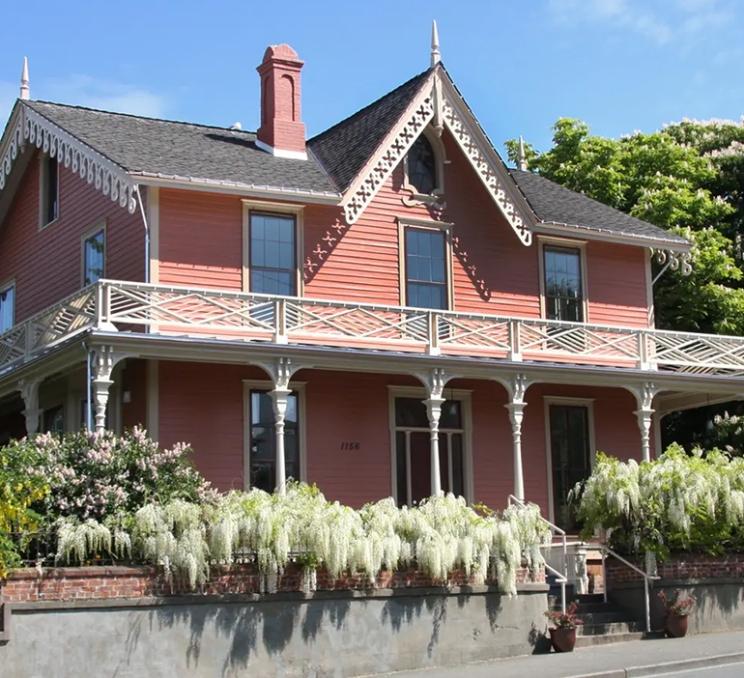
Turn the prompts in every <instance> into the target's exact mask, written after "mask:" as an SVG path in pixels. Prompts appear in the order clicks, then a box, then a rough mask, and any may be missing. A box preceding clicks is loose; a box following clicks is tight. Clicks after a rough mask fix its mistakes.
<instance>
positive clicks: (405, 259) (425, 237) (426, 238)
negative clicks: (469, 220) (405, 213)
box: [398, 217, 453, 310]
mask: <svg viewBox="0 0 744 678" xmlns="http://www.w3.org/2000/svg"><path fill="white" fill-rule="evenodd" d="M451 228H452V224H451V223H448V222H437V221H428V220H424V219H405V218H402V217H401V218H399V219H398V229H399V232H398V240H399V244H398V247H399V251H400V291H401V294H400V298H401V299H400V301H401V304H402V305H404V306H411V307H414V308H431V309H439V310H447V309H450V308H451V307H452V303H453V290H452V235H451Z"/></svg>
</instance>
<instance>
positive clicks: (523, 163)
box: [517, 134, 527, 172]
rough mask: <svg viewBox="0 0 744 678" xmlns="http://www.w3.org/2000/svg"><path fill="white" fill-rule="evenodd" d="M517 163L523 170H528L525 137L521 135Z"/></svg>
mask: <svg viewBox="0 0 744 678" xmlns="http://www.w3.org/2000/svg"><path fill="white" fill-rule="evenodd" d="M517 165H518V167H519V169H521V170H522V171H523V172H526V171H527V154H526V153H525V151H524V139H523V138H522V135H521V134H520V135H519V152H518V154H517Z"/></svg>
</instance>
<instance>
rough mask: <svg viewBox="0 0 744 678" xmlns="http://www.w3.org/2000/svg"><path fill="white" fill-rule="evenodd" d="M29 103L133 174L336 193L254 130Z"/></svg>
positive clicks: (315, 171)
mask: <svg viewBox="0 0 744 678" xmlns="http://www.w3.org/2000/svg"><path fill="white" fill-rule="evenodd" d="M24 103H25V104H26V105H27V106H30V107H31V108H32V109H34V110H35V111H36V112H38V113H40V114H41V115H43V116H44V117H45V118H47V119H48V120H50V121H51V122H53V123H54V124H56V125H58V126H59V127H61V128H63V129H64V130H66V131H67V132H69V133H70V134H72V135H73V136H75V137H76V138H77V139H79V140H80V141H82V142H83V143H85V144H87V145H89V146H91V147H92V148H94V149H95V150H96V151H98V152H99V153H101V154H102V155H105V156H106V157H107V158H109V160H112V161H113V162H115V163H116V164H117V165H119V166H120V167H122V168H124V169H125V170H127V171H129V172H142V173H145V174H149V175H162V176H165V177H180V178H190V179H203V180H207V181H215V182H221V183H228V184H243V185H249V186H257V187H258V186H261V187H263V186H266V187H273V188H285V189H292V190H295V191H298V190H299V191H308V192H317V193H334V194H336V193H337V191H336V187H335V186H334V185H333V182H332V181H331V180H330V179H329V177H328V175H327V174H326V173H325V172H324V171H323V169H322V168H321V167H320V166H319V165H318V163H317V162H316V161H315V160H313V159H312V158H311V159H309V160H307V161H304V160H293V159H288V158H277V157H275V156H273V155H271V154H270V153H267V152H266V151H263V150H261V149H260V148H258V147H257V146H256V144H255V140H256V135H255V133H253V132H246V131H242V130H233V129H225V128H222V127H209V126H206V125H193V124H189V123H182V122H171V121H166V120H157V119H153V118H142V117H138V116H133V115H125V114H121V113H107V112H104V111H98V110H94V109H90V108H81V107H79V106H66V105H62V104H53V103H48V102H43V101H27V102H24Z"/></svg>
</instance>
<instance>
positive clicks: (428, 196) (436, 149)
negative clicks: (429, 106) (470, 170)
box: [401, 123, 447, 205]
mask: <svg viewBox="0 0 744 678" xmlns="http://www.w3.org/2000/svg"><path fill="white" fill-rule="evenodd" d="M440 131H441V130H440ZM422 135H423V136H425V137H426V140H427V141H428V142H429V145H430V146H431V150H432V152H433V153H434V190H433V191H432V192H431V193H419V192H418V191H417V190H416V187H415V186H413V184H411V183H410V181H409V179H408V153H406V154H405V155H404V156H403V184H402V186H401V188H402V189H403V190H405V191H410V192H411V195H410V197H408V196H407V197H404V198H403V204H404V205H416V204H418V203H420V202H424V203H427V204H428V203H436V202H439V201H440V200H442V198H443V196H444V166H445V164H447V154H446V152H445V149H444V143H443V142H442V137H441V136H440V135H439V134H437V133H436V132H435V131H434V130H433V129H432V126H431V123H430V124H429V125H427V126H426V127H424V131H423V132H422V133H421V134H420V135H419V137H421V136H422ZM419 137H417V139H418V138H419ZM414 143H415V142H414ZM409 150H410V149H409Z"/></svg>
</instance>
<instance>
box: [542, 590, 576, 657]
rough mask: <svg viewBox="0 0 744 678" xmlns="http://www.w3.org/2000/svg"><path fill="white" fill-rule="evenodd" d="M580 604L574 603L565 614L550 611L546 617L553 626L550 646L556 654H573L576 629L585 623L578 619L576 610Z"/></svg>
mask: <svg viewBox="0 0 744 678" xmlns="http://www.w3.org/2000/svg"><path fill="white" fill-rule="evenodd" d="M578 608H579V604H578V603H577V602H576V601H573V602H572V603H571V604H570V605H569V606H568V607H567V608H566V611H565V612H560V611H558V610H548V611H547V612H546V613H545V616H546V617H547V618H548V619H549V620H550V621H551V623H552V624H553V628H550V629H548V630H549V631H550V644H551V645H552V646H553V649H554V650H555V651H556V652H573V649H574V646H575V645H576V627H577V626H580V625H581V624H583V623H584V622H583V621H581V619H579V618H578V616H577V614H576V610H578Z"/></svg>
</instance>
